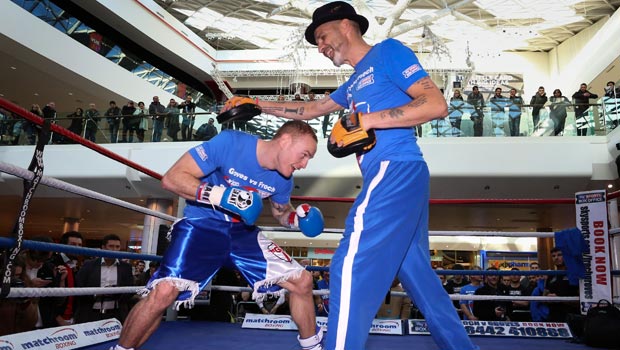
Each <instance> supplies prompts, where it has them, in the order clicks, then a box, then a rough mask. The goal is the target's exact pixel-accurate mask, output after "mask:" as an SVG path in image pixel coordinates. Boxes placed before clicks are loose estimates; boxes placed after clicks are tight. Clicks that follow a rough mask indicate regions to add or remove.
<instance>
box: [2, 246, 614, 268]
mask: <svg viewBox="0 0 620 350" xmlns="http://www.w3.org/2000/svg"><path fill="white" fill-rule="evenodd" d="M13 245H15V239H14V238H8V237H0V247H12V246H13ZM23 246H24V248H26V249H34V250H45V251H53V252H60V253H69V254H74V255H86V256H96V257H104V258H116V259H130V260H148V261H161V260H162V257H161V256H160V255H151V254H141V253H132V252H119V251H113V250H102V249H97V248H86V247H76V246H71V245H66V244H59V243H47V242H39V241H31V240H24V241H23ZM305 269H306V270H308V271H329V267H325V266H310V265H308V266H305ZM435 273H436V274H438V275H449V276H454V275H464V276H474V275H479V276H484V275H498V276H514V275H518V276H538V275H547V276H561V275H565V274H566V271H565V270H530V271H511V270H494V271H482V270H435ZM611 274H612V275H614V276H616V275H620V270H612V271H611Z"/></svg>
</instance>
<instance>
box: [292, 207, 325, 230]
mask: <svg viewBox="0 0 620 350" xmlns="http://www.w3.org/2000/svg"><path fill="white" fill-rule="evenodd" d="M288 223H289V225H290V226H291V228H299V229H300V230H301V233H303V234H304V235H306V236H308V237H316V236H318V235H320V234H321V233H322V232H323V228H324V227H325V222H324V221H323V214H321V211H320V210H319V208H316V207H313V206H311V205H310V204H306V203H304V204H300V205H299V206H298V207H297V209H295V211H294V212H292V213H291V214H290V216H289V217H288Z"/></svg>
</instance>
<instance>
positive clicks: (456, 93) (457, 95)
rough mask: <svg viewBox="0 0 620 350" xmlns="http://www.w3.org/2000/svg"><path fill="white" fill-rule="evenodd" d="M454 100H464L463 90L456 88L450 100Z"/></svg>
mask: <svg viewBox="0 0 620 350" xmlns="http://www.w3.org/2000/svg"><path fill="white" fill-rule="evenodd" d="M452 101H463V96H462V95H461V90H459V89H455V90H454V93H453V94H452V97H450V102H452Z"/></svg>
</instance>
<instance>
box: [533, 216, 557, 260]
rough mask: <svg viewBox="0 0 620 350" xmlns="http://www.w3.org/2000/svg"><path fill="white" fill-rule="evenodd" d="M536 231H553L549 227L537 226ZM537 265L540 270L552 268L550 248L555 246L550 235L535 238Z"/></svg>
mask: <svg viewBox="0 0 620 350" xmlns="http://www.w3.org/2000/svg"><path fill="white" fill-rule="evenodd" d="M536 232H553V230H552V229H551V228H550V227H539V228H537V229H536ZM537 243H538V244H537V246H538V249H537V250H538V265H539V266H540V269H541V270H552V269H553V261H552V260H551V249H552V248H553V247H554V246H555V240H554V239H553V238H551V237H539V238H537Z"/></svg>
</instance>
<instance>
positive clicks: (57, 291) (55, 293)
mask: <svg viewBox="0 0 620 350" xmlns="http://www.w3.org/2000/svg"><path fill="white" fill-rule="evenodd" d="M142 289H144V287H143V286H131V287H87V288H82V287H75V288H11V292H10V293H9V295H8V296H7V297H8V298H42V297H65V296H78V295H97V294H106V295H111V294H135V293H137V292H139V291H140V290H142ZM207 289H210V290H217V291H224V292H252V290H253V289H252V288H250V287H236V286H218V285H214V286H211V287H207ZM312 294H313V295H329V290H328V289H321V290H313V291H312ZM390 294H391V295H393V296H403V297H406V296H407V293H406V292H397V291H391V292H390ZM449 296H450V299H451V300H509V301H511V300H524V301H546V302H566V301H579V297H578V296H576V297H549V296H546V297H545V296H516V295H461V294H449Z"/></svg>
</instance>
